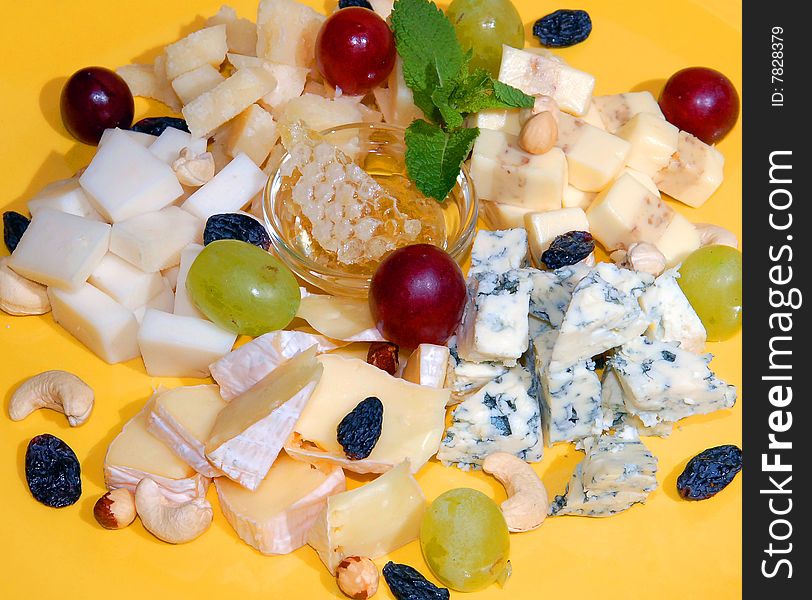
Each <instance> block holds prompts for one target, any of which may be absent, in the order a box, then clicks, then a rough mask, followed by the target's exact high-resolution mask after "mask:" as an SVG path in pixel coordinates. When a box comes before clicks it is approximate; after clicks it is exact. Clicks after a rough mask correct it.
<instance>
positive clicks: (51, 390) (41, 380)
mask: <svg viewBox="0 0 812 600" xmlns="http://www.w3.org/2000/svg"><path fill="white" fill-rule="evenodd" d="M40 408H50V409H51V410H55V411H57V412H61V413H64V414H65V416H66V417H67V418H68V423H70V425H71V427H77V426H79V425H81V424H82V423H84V422H85V421H87V419H88V417H90V411H92V410H93V389H92V388H91V387H90V386H89V385H87V384H86V383H85V382H84V381H82V380H81V379H79V378H78V377H77V376H76V375H73V374H72V373H68V372H67V371H45V372H43V373H40V374H39V375H34V376H33V377H31V378H30V379H28V380H27V381H25V382H24V383H23V384H22V385H21V386H20V387H18V388H17V390H16V391H15V392H14V394H13V395H12V396H11V400H10V401H9V406H8V413H9V416H10V417H11V420H12V421H21V420H23V419H25V418H26V417H27V416H28V415H30V414H31V413H32V412H34V411H35V410H38V409H40Z"/></svg>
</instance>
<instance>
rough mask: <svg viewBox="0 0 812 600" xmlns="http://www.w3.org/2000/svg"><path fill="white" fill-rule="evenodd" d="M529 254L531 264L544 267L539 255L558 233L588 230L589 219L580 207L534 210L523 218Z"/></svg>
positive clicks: (547, 247)
mask: <svg viewBox="0 0 812 600" xmlns="http://www.w3.org/2000/svg"><path fill="white" fill-rule="evenodd" d="M524 225H525V228H526V229H527V239H528V243H529V246H530V256H532V257H533V264H535V265H536V266H539V267H541V268H544V267H545V266H546V265H545V264H544V262H543V261H542V260H541V255H542V254H544V252H546V251H547V250H548V249H549V248H550V244H552V243H553V240H554V239H555V238H557V237H558V236H559V235H563V234H565V233H569V232H570V231H589V221H587V218H586V213H585V212H584V211H583V209H581V208H559V209H558V210H549V211H546V212H534V213H530V214H529V215H527V216H526V217H525V219H524Z"/></svg>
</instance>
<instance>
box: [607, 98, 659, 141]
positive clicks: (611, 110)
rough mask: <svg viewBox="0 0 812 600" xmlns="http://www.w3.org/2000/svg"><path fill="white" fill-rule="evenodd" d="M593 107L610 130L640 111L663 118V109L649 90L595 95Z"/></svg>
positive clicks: (620, 125) (615, 129) (613, 129)
mask: <svg viewBox="0 0 812 600" xmlns="http://www.w3.org/2000/svg"><path fill="white" fill-rule="evenodd" d="M593 101H594V103H595V107H596V108H597V109H598V113H600V116H601V119H602V120H603V124H604V125H605V126H606V129H607V130H608V131H611V132H615V131H617V130H618V129H619V128H620V127H622V126H623V125H625V124H626V123H627V122H628V121H629V120H630V119H631V118H632V117H634V116H635V115H637V114H640V113H648V114H650V115H654V116H656V117H659V118H661V119H665V117H664V116H663V111H662V110H660V105H659V104H657V100H655V99H654V96H652V95H651V92H629V93H626V94H611V95H609V96H595V98H594V99H593Z"/></svg>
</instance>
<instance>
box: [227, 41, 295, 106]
mask: <svg viewBox="0 0 812 600" xmlns="http://www.w3.org/2000/svg"><path fill="white" fill-rule="evenodd" d="M228 61H229V62H230V63H231V64H232V65H234V67H235V68H237V69H246V68H250V67H263V68H264V69H265V70H267V71H268V72H270V74H271V75H273V76H274V77H275V78H276V87H275V88H274V89H273V91H271V92H270V93H268V94H265V95H264V96H263V97H262V98H260V99H259V104H260V105H261V106H262V107H263V108H265V109H267V110H273V109H277V108H281V107H282V106H284V105H285V103H286V102H287V101H288V100H292V99H293V98H298V97H299V96H301V95H302V90H304V86H305V81H306V80H307V74H308V73H309V70H308V69H306V68H304V67H295V66H292V65H285V64H282V63H275V62H271V61H269V60H265V59H264V58H257V57H255V56H246V55H244V54H231V53H229V54H228Z"/></svg>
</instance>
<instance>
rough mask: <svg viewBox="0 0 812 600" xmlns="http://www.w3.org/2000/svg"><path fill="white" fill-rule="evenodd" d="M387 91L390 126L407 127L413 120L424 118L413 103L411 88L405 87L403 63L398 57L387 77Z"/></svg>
mask: <svg viewBox="0 0 812 600" xmlns="http://www.w3.org/2000/svg"><path fill="white" fill-rule="evenodd" d="M389 90H390V93H391V101H392V121H391V123H392V124H394V125H400V126H401V127H408V126H409V124H410V123H411V122H412V121H414V120H415V119H422V118H424V117H425V115H424V114H423V111H422V110H420V109H419V108H417V106H416V105H415V103H414V95H413V94H412V90H411V88H410V87H409V86H408V85H406V80H405V79H404V77H403V61H402V60H401V58H400V56H398V57H396V58H395V67H394V68H393V69H392V73H391V74H390V75H389Z"/></svg>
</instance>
